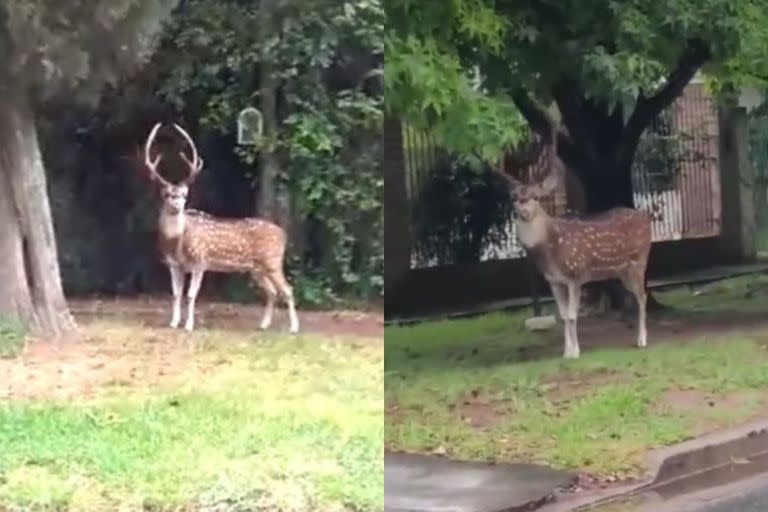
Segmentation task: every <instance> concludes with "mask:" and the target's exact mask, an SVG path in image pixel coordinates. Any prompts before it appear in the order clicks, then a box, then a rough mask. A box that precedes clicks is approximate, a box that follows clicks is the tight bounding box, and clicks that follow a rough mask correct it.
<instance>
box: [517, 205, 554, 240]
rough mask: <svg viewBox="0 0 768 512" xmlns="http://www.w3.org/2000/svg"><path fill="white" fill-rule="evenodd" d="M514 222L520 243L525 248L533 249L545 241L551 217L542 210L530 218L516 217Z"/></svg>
mask: <svg viewBox="0 0 768 512" xmlns="http://www.w3.org/2000/svg"><path fill="white" fill-rule="evenodd" d="M516 223H517V236H518V237H519V238H520V243H522V244H523V247H525V248H526V249H535V248H537V247H540V246H541V245H542V244H544V242H546V240H547V237H548V236H549V231H550V229H551V227H552V217H550V216H549V215H548V214H547V213H546V212H543V211H542V212H539V213H538V214H537V215H535V216H534V217H533V218H532V219H531V220H527V221H525V220H522V219H520V218H519V217H518V219H517V220H516Z"/></svg>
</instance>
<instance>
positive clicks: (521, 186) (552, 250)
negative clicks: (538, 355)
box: [494, 123, 651, 358]
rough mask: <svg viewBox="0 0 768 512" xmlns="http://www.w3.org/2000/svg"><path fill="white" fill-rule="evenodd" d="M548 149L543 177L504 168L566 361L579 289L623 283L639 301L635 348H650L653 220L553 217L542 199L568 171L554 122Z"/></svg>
mask: <svg viewBox="0 0 768 512" xmlns="http://www.w3.org/2000/svg"><path fill="white" fill-rule="evenodd" d="M550 128H551V133H550V141H549V144H547V145H546V146H545V147H544V152H543V155H542V156H543V158H542V159H540V167H541V168H543V172H544V173H545V174H544V176H543V178H542V177H532V178H529V179H528V180H526V181H521V180H519V179H517V178H515V177H514V176H512V175H510V174H508V173H507V172H506V171H505V170H504V169H503V167H499V168H496V169H494V170H495V171H496V172H497V173H499V174H500V175H501V176H502V177H503V178H504V179H505V180H506V182H507V185H508V187H509V190H510V195H511V199H512V205H513V209H514V212H515V214H516V216H515V217H516V218H515V224H516V227H517V234H518V238H519V240H520V242H521V244H522V245H523V247H524V248H525V250H526V252H527V253H528V255H529V257H530V258H531V259H532V260H533V262H534V264H535V267H536V269H537V270H538V271H539V273H541V275H542V276H543V277H544V279H545V280H546V281H547V283H548V284H549V286H550V288H551V290H552V295H553V297H554V299H555V302H556V303H557V309H558V312H559V314H560V317H561V318H562V320H563V323H564V344H565V350H564V353H563V357H564V358H578V357H579V353H580V349H579V339H578V335H577V328H576V322H577V320H578V314H579V305H580V300H581V288H582V286H584V285H585V284H587V283H590V282H595V281H604V280H608V279H619V280H620V281H621V283H622V285H623V286H624V287H625V288H626V289H627V290H628V291H629V292H630V293H631V294H632V295H633V296H634V298H635V300H636V301H637V329H638V332H637V346H638V347H641V348H642V347H645V346H646V345H647V337H648V334H647V330H646V291H645V272H646V269H647V266H648V256H649V254H650V249H651V218H650V216H649V215H648V214H647V213H646V212H643V211H640V210H636V209H633V208H624V207H617V208H613V209H610V210H608V211H605V212H602V213H598V214H577V213H569V214H567V215H562V216H552V215H550V214H549V213H548V212H547V211H546V210H545V209H544V207H543V206H542V204H541V200H542V199H543V198H545V197H548V196H550V195H551V194H552V193H553V192H554V190H555V188H556V187H557V185H558V182H559V176H563V175H564V173H565V172H566V168H565V165H564V164H563V162H562V161H561V160H560V158H559V157H558V155H557V136H558V129H557V125H556V124H555V123H552V124H551V126H550Z"/></svg>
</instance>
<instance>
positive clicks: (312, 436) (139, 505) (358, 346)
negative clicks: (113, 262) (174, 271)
mask: <svg viewBox="0 0 768 512" xmlns="http://www.w3.org/2000/svg"><path fill="white" fill-rule="evenodd" d="M85 334H86V337H88V338H90V339H95V340H96V341H94V343H96V344H105V345H110V346H112V345H114V346H118V347H119V346H126V347H127V348H125V352H126V353H136V352H139V351H146V352H147V353H150V352H151V351H153V350H157V348H156V347H157V344H162V343H178V344H180V345H182V346H185V347H187V349H188V351H191V352H192V353H193V354H192V356H191V361H187V362H186V363H184V364H185V365H186V366H185V368H187V367H188V368H189V371H188V372H186V371H184V372H179V374H178V375H177V376H176V377H175V378H173V379H167V380H164V381H158V382H157V383H152V384H148V385H145V384H144V383H141V382H135V383H126V382H120V381H117V382H105V383H103V385H102V386H101V388H100V391H101V392H100V393H98V394H95V395H93V396H92V397H91V398H73V399H67V400H56V399H53V398H42V397H36V398H26V399H16V400H10V401H5V402H0V509H3V507H9V508H10V507H21V508H22V509H25V510H26V509H34V510H56V511H59V510H72V511H92V510H93V511H97V510H99V511H101V510H117V509H118V508H119V507H121V506H122V507H125V509H126V510H152V511H160V510H163V511H164V510H216V511H218V510H222V511H223V510H226V511H246V510H247V511H258V510H265V511H266V510H270V511H273V510H274V511H284V512H288V511H290V512H299V511H326V510H328V511H330V510H333V511H339V510H354V511H380V510H382V509H383V501H384V498H383V467H382V438H383V425H382V408H383V401H382V386H383V382H382V380H383V376H382V358H383V347H382V344H381V341H380V340H357V341H354V342H352V341H349V340H343V341H340V340H333V339H328V338H323V337H319V336H315V335H302V336H299V337H289V336H282V335H277V334H271V335H269V336H267V337H265V336H264V335H260V334H253V335H251V334H243V333H234V332H225V331H205V330H203V331H199V332H197V333H195V334H194V335H193V336H192V337H191V338H186V337H184V336H183V335H175V334H169V331H167V330H151V329H140V328H136V327H131V326H124V325H107V324H102V325H93V326H89V327H87V328H86V333H85ZM166 337H168V338H170V339H168V340H166V339H165V338H166ZM121 344H122V345H121ZM144 346H146V347H147V348H146V349H143V348H141V347H144ZM137 347H138V348H137ZM184 350H186V349H179V351H180V352H183V351H184ZM145 355H146V354H145ZM147 357H149V356H147ZM137 361H141V359H137ZM5 364H9V362H8V361H7V360H6V361H5ZM179 364H180V365H181V364H182V363H181V362H180V363H179ZM0 373H2V372H0ZM225 505H226V506H225ZM216 506H218V507H220V508H216ZM25 507H26V508H25ZM179 507H186V508H179ZM121 510H123V509H122V508H121Z"/></svg>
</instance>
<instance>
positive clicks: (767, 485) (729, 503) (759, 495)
mask: <svg viewBox="0 0 768 512" xmlns="http://www.w3.org/2000/svg"><path fill="white" fill-rule="evenodd" d="M767 510H768V482H761V483H760V484H759V486H758V487H754V488H750V489H744V490H741V491H739V494H737V495H734V496H731V497H728V498H726V499H723V500H721V501H717V502H715V503H712V504H705V505H701V506H700V507H698V508H693V509H690V511H691V512H765V511H767ZM686 512H687V511H686Z"/></svg>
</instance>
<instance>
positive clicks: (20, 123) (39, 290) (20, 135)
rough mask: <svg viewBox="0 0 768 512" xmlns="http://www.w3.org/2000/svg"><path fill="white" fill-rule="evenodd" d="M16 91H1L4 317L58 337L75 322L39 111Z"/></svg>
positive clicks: (0, 298)
mask: <svg viewBox="0 0 768 512" xmlns="http://www.w3.org/2000/svg"><path fill="white" fill-rule="evenodd" d="M11 87H12V86H10V85H8V84H6V86H5V87H3V88H0V92H1V93H3V99H2V101H0V139H1V140H2V141H3V145H2V147H0V258H1V259H2V261H3V264H2V265H0V282H1V283H2V287H0V316H4V317H7V318H11V319H14V320H18V321H21V322H22V323H24V324H25V325H27V326H29V327H30V328H31V329H32V330H33V331H34V332H36V333H38V334H42V335H46V336H54V337H58V336H60V335H62V334H64V333H66V332H67V331H69V330H71V329H72V328H74V327H75V322H74V320H73V318H72V316H71V315H70V313H69V310H68V308H67V303H66V300H65V298H64V291H63V289H62V286H61V275H60V272H59V262H58V254H57V249H56V239H55V235H54V229H53V221H52V218H51V210H50V205H49V202H48V190H47V187H46V177H45V169H44V167H43V161H42V157H41V155H40V148H39V146H38V140H37V129H36V127H35V117H34V112H33V110H32V108H31V106H30V103H29V100H28V98H27V96H26V94H25V93H24V92H23V91H22V90H21V89H20V88H18V89H12V88H11Z"/></svg>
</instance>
